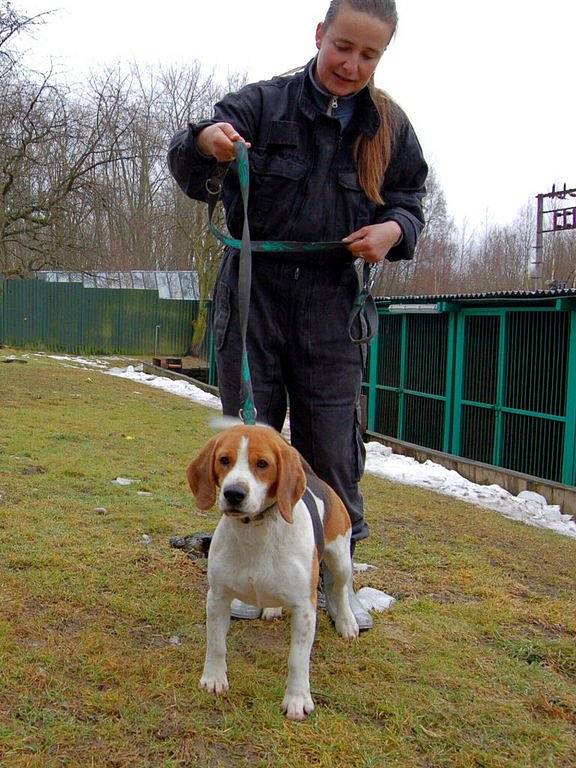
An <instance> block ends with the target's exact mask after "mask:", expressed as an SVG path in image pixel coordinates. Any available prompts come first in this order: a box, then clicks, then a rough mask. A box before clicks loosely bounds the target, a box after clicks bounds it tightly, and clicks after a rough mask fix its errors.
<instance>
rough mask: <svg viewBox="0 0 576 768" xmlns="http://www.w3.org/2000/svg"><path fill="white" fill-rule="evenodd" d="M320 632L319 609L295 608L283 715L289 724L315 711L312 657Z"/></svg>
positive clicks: (307, 606)
mask: <svg viewBox="0 0 576 768" xmlns="http://www.w3.org/2000/svg"><path fill="white" fill-rule="evenodd" d="M315 632H316V607H315V605H313V604H312V601H310V602H309V603H308V604H307V605H303V606H294V607H293V608H292V636H291V638H290V655H289V657H288V680H287V681H286V691H285V693H284V700H283V702H282V711H283V712H284V713H285V714H286V717H287V718H288V719H289V720H304V718H305V717H306V716H307V715H309V714H310V712H312V710H313V709H314V702H313V701H312V696H311V694H310V653H311V652H312V644H313V642H314V635H315Z"/></svg>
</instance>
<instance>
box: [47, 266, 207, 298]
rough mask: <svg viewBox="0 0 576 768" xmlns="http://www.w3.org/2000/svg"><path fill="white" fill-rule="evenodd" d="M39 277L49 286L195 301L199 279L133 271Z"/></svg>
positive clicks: (185, 273) (183, 274)
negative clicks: (67, 285) (125, 290)
mask: <svg viewBox="0 0 576 768" xmlns="http://www.w3.org/2000/svg"><path fill="white" fill-rule="evenodd" d="M38 278H39V279H40V280H45V281H47V282H50V283H82V285H83V286H84V287H85V288H136V289H137V290H144V289H148V290H153V291H158V294H159V296H160V298H161V299H189V300H190V299H198V294H199V292H198V278H197V275H196V272H192V271H185V270H180V271H154V270H142V269H133V270H129V271H126V272H66V271H64V270H60V271H53V272H51V271H42V272H38Z"/></svg>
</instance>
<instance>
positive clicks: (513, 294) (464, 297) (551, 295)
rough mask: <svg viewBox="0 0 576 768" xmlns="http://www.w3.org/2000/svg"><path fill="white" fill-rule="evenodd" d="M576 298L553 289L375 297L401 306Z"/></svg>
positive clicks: (573, 291) (574, 290) (566, 290)
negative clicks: (444, 302) (443, 302)
mask: <svg viewBox="0 0 576 768" xmlns="http://www.w3.org/2000/svg"><path fill="white" fill-rule="evenodd" d="M567 297H570V298H574V297H576V288H555V289H553V290H542V291H494V292H491V293H438V294H418V295H416V294H413V295H410V296H376V297H375V298H376V300H377V301H386V302H394V301H401V302H402V303H403V304H412V303H421V302H436V301H453V302H456V303H457V302H459V301H462V302H468V301H498V300H510V299H518V300H522V301H531V300H542V299H560V298H567Z"/></svg>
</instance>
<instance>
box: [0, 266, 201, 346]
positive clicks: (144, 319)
mask: <svg viewBox="0 0 576 768" xmlns="http://www.w3.org/2000/svg"><path fill="white" fill-rule="evenodd" d="M0 302H1V303H0V342H2V343H3V344H5V345H9V346H13V347H21V348H38V349H46V350H48V351H56V352H67V353H69V354H108V355H110V354H124V355H143V354H144V355H152V354H153V353H154V351H155V340H156V338H158V339H159V341H160V348H159V349H158V353H159V354H164V355H175V356H183V355H185V354H186V353H187V352H188V351H189V349H190V341H191V338H192V332H193V325H194V320H195V318H196V315H197V311H198V302H197V301H180V300H168V299H160V298H159V296H158V292H157V291H156V290H136V289H113V288H84V287H83V285H82V284H81V283H50V282H43V281H40V280H6V281H3V283H2V285H1V290H0Z"/></svg>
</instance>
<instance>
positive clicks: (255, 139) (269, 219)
mask: <svg viewBox="0 0 576 768" xmlns="http://www.w3.org/2000/svg"><path fill="white" fill-rule="evenodd" d="M313 66H314V61H312V62H310V63H309V64H308V65H307V67H306V69H305V70H304V71H303V72H301V73H298V74H296V75H293V76H289V77H278V78H274V79H273V80H270V81H264V82H260V83H256V84H252V85H248V86H246V87H244V88H242V89H241V90H240V91H239V92H238V93H234V94H229V95H227V96H226V97H225V98H224V99H223V100H222V101H220V102H219V103H218V104H217V105H216V106H215V109H214V117H213V119H211V120H207V121H204V122H201V123H197V124H191V125H190V126H189V127H188V128H187V129H185V130H182V131H180V132H179V133H177V134H176V136H174V138H173V140H172V142H171V145H170V149H169V152H168V163H169V167H170V170H171V173H172V175H173V176H174V178H175V179H176V181H177V182H178V184H179V186H180V187H181V188H182V190H183V191H184V192H185V193H186V195H188V196H189V197H191V198H194V199H196V200H201V201H206V200H207V192H206V181H207V179H208V178H210V176H211V175H212V173H213V172H214V169H215V167H216V161H215V160H214V159H213V158H208V157H206V156H204V155H202V154H201V153H200V152H199V151H198V149H197V147H196V141H195V137H196V135H197V134H198V132H199V131H200V130H202V128H205V127H206V126H207V125H211V124H213V123H215V122H227V123H231V124H232V125H233V126H234V128H236V130H237V131H238V133H239V134H240V135H241V136H242V137H243V138H244V139H245V140H246V141H249V142H250V143H251V145H252V147H251V149H250V151H249V161H250V203H249V211H248V214H249V222H250V233H251V238H252V239H253V240H296V241H301V242H302V241H305V242H318V241H332V240H340V239H342V238H343V237H346V236H347V235H349V234H351V233H352V232H354V231H356V230H357V229H360V228H361V227H363V226H366V225H368V224H376V223H380V222H384V221H388V220H394V221H396V222H397V223H398V224H399V225H400V228H401V229H402V239H401V241H400V242H399V244H398V245H397V246H395V247H394V248H393V249H392V250H391V251H390V252H389V254H388V256H387V259H388V260H390V261H396V260H399V259H409V258H412V256H413V253H414V248H415V245H416V240H417V237H418V235H419V233H420V231H421V229H422V226H423V222H424V219H423V214H422V207H421V202H422V198H423V195H424V192H425V190H424V182H425V179H426V175H427V166H426V163H425V161H424V159H423V156H422V151H421V148H420V144H419V142H418V139H417V137H416V135H415V133H414V130H413V128H412V126H411V124H410V122H409V121H408V119H407V117H406V115H405V114H404V113H403V112H402V110H401V109H400V108H399V107H396V106H395V109H394V120H395V139H394V144H393V154H392V158H391V162H390V164H389V167H388V170H387V172H386V174H385V178H384V183H383V186H382V196H383V199H384V201H385V204H384V205H377V204H375V203H374V202H372V201H371V200H370V199H369V198H368V197H367V196H366V194H365V193H364V191H363V190H362V187H361V186H360V183H359V180H358V174H357V171H356V167H355V162H354V158H353V142H354V139H355V138H356V137H357V135H358V133H359V132H363V133H365V134H367V135H369V136H372V135H374V134H375V132H376V131H377V129H378V126H379V124H380V117H379V114H378V110H377V108H376V106H375V104H374V102H373V101H372V98H371V96H370V93H369V90H368V88H365V89H364V90H363V91H361V92H360V93H359V94H358V95H357V96H356V98H355V106H354V113H353V116H352V119H351V120H350V121H349V124H348V125H347V127H346V129H345V130H344V131H342V127H341V124H340V121H339V120H338V119H336V118H335V117H332V116H330V115H329V114H327V113H326V112H327V111H328V112H329V111H330V110H329V106H328V103H327V104H326V110H324V109H321V108H319V106H318V97H317V96H318V95H317V93H316V92H315V91H314V85H313V82H312V79H311V74H310V69H311V67H313ZM328 100H329V97H328V96H327V102H328ZM222 201H223V204H224V207H225V210H226V219H227V225H228V229H229V231H230V233H231V234H232V236H233V237H236V238H239V237H240V236H241V231H242V216H243V209H242V200H241V197H240V190H239V183H238V177H237V175H236V173H235V172H234V169H233V167H232V168H231V169H230V171H229V172H228V174H227V175H226V177H225V182H224V186H223V191H222ZM237 284H238V252H237V251H235V250H234V249H231V248H226V249H225V251H224V256H223V260H222V264H221V268H220V272H219V275H218V279H217V283H216V287H215V292H214V297H213V327H214V334H215V344H216V350H217V368H218V385H219V389H220V396H221V400H222V407H223V412H224V414H225V415H229V416H237V415H238V412H239V408H240V361H241V353H242V343H241V337H240V328H239V320H238V297H237ZM357 292H358V278H357V273H356V270H355V269H354V266H353V261H352V259H351V254H350V253H349V252H348V251H347V250H346V249H345V248H344V247H342V248H341V249H340V248H338V249H335V250H334V251H329V252H324V253H320V252H318V253H314V252H312V253H311V252H305V253H296V254H294V253H290V254H288V253H286V254H282V253H279V254H277V253H266V254H253V270H252V288H251V298H250V311H249V321H248V334H247V349H248V356H249V360H250V369H251V374H252V383H253V389H254V400H255V405H256V409H257V412H258V421H261V422H263V423H268V424H270V425H271V426H273V427H275V428H276V429H277V430H280V429H281V428H282V425H283V422H284V418H285V415H286V408H287V403H288V400H289V404H290V428H291V442H292V445H294V447H295V448H297V449H298V450H299V451H300V453H301V454H302V455H303V456H304V457H305V459H306V460H307V461H308V462H309V463H310V465H311V466H312V468H313V469H314V471H315V472H316V473H317V474H318V475H319V477H321V478H322V479H323V480H325V481H326V482H327V483H329V484H330V485H331V486H332V487H333V488H334V490H335V491H336V492H337V493H338V494H339V496H340V497H341V499H342V500H343V501H344V504H345V505H346V508H347V509H348V512H349V514H350V518H351V520H352V539H353V541H357V540H359V539H363V538H365V537H366V536H368V526H367V524H366V522H365V520H364V513H363V502H362V495H361V493H360V490H359V487H358V482H359V480H360V478H361V476H362V472H363V469H364V460H365V450H364V445H363V442H362V438H361V433H360V410H359V395H360V385H361V379H362V371H363V365H364V362H365V359H364V358H365V351H366V350H365V349H364V348H363V347H362V345H356V344H353V343H352V342H351V341H350V338H349V334H348V319H349V316H350V312H351V310H352V307H353V304H354V300H355V298H356V295H357ZM354 335H355V336H357V337H360V336H362V333H361V330H360V329H359V328H358V329H355V332H354Z"/></svg>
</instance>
